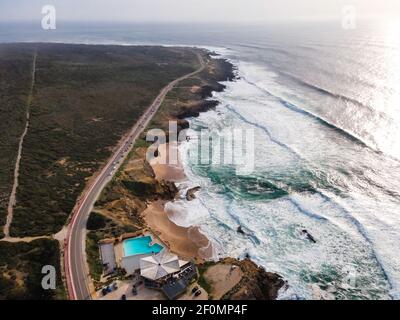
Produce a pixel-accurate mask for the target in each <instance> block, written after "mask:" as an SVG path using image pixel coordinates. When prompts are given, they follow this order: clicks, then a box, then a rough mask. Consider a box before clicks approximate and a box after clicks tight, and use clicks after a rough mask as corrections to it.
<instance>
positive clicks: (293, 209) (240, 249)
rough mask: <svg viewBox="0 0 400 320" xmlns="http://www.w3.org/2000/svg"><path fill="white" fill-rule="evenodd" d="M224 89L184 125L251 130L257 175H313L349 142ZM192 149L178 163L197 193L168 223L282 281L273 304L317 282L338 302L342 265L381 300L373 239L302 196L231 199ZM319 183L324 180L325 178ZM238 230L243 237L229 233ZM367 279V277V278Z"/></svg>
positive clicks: (269, 78)
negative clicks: (191, 228) (213, 106)
mask: <svg viewBox="0 0 400 320" xmlns="http://www.w3.org/2000/svg"><path fill="white" fill-rule="evenodd" d="M240 68H243V69H240ZM243 70H244V71H243ZM243 72H247V74H252V73H254V74H255V76H257V77H259V78H263V79H264V85H271V86H273V85H276V84H274V82H273V79H274V77H275V75H274V74H273V73H267V74H264V73H263V74H260V73H262V68H258V67H257V66H254V65H251V64H243V63H242V64H239V73H240V74H242V75H243ZM226 85H227V89H226V90H225V91H224V92H221V93H217V94H215V97H214V98H216V99H218V100H219V101H220V105H219V106H218V107H217V111H210V112H207V113H202V114H201V115H200V117H198V118H196V119H193V120H192V121H191V126H192V127H193V128H195V127H196V126H198V125H200V126H206V127H208V128H210V129H218V128H221V127H224V126H232V127H243V128H246V127H255V128H256V130H257V132H258V135H259V141H258V144H257V153H258V154H259V155H260V157H258V158H257V159H256V162H257V164H256V167H257V169H258V170H259V174H260V175H261V176H263V175H265V174H268V173H270V172H278V173H279V172H283V173H285V170H286V171H288V170H294V173H296V172H297V170H310V171H311V172H314V174H316V175H318V174H319V172H318V171H316V172H315V169H316V168H315V167H314V166H315V165H314V163H323V161H324V159H325V158H326V157H327V156H332V155H334V154H335V152H337V150H335V148H337V146H338V143H341V144H342V145H343V144H344V145H345V148H347V147H349V146H350V145H351V143H352V142H351V141H350V140H347V139H345V138H343V137H341V136H340V134H339V133H338V132H337V131H335V130H334V129H330V128H326V127H324V125H323V124H321V123H320V122H318V121H316V120H315V119H312V118H309V117H306V116H304V115H302V114H299V113H293V112H291V111H290V110H288V109H285V108H282V107H281V106H280V105H279V102H278V101H276V99H275V98H274V97H271V96H268V95H266V93H265V92H262V91H261V90H260V89H259V88H258V87H256V86H252V85H251V84H250V83H248V82H247V81H245V79H241V80H237V81H235V82H233V83H226ZM261 110H262V112H260V111H261ZM244 120H245V121H244ZM299 133H301V134H299ZM319 135H320V136H319ZM316 140H321V141H324V140H328V141H334V142H336V143H335V144H326V145H325V144H324V145H323V146H321V145H315V141H316ZM193 145H194V142H193V141H191V142H184V143H182V145H181V146H180V153H181V159H182V162H183V165H184V168H185V172H186V174H187V176H188V180H189V182H188V185H191V186H201V187H202V189H201V191H200V192H199V193H198V199H197V201H196V202H193V203H187V202H185V201H184V200H182V202H180V203H178V204H177V205H176V208H174V210H176V211H177V212H180V213H179V214H178V215H176V217H175V218H173V219H176V220H174V221H176V222H177V223H178V224H182V225H185V226H187V225H189V224H191V223H193V224H196V225H200V226H201V229H202V230H203V232H204V233H205V234H206V235H207V236H208V237H209V238H210V239H211V240H212V241H213V243H214V245H215V247H216V248H217V249H218V255H220V256H234V257H238V258H243V257H244V256H245V255H249V256H250V257H251V258H252V259H253V260H254V261H255V262H257V263H259V264H260V265H263V266H264V267H266V268H267V269H268V270H269V271H275V272H277V273H279V274H281V275H283V276H284V278H285V279H286V280H288V282H289V289H288V290H286V291H282V292H281V298H291V297H293V296H297V297H303V298H313V297H315V295H316V292H317V291H318V290H316V287H315V285H318V283H320V284H321V285H323V286H326V285H327V286H328V289H329V291H330V292H329V293H327V292H325V293H324V292H322V291H321V292H322V293H321V292H319V293H318V294H319V295H321V294H322V295H328V296H329V295H330V294H331V292H334V293H335V294H336V297H338V298H340V297H342V298H344V297H346V294H350V293H349V292H351V291H352V289H355V288H352V287H351V286H349V285H348V284H347V283H345V282H343V283H340V281H344V280H343V279H342V278H345V277H346V274H345V273H346V270H348V268H349V267H350V268H355V270H356V273H357V279H359V283H358V285H360V286H365V289H369V290H372V291H374V290H377V292H379V291H380V293H379V294H378V296H379V297H381V298H382V297H384V293H383V292H385V290H388V284H387V283H386V282H385V278H384V274H383V273H382V271H381V269H380V268H381V266H380V265H379V262H380V263H382V261H383V260H385V259H379V258H378V259H375V256H374V250H375V249H376V247H375V245H374V243H375V241H373V242H372V241H371V242H368V241H366V239H365V235H363V234H362V233H361V232H360V230H359V229H358V228H357V225H356V224H354V221H353V220H352V219H349V217H348V216H346V214H344V211H343V207H341V206H340V205H339V204H337V203H336V202H335V201H333V199H332V200H328V199H327V198H326V197H325V196H324V195H322V194H321V195H319V194H318V193H317V194H313V193H308V192H306V193H297V192H292V193H291V195H290V196H288V197H283V198H280V199H276V200H273V201H255V202H254V201H247V200H246V199H245V197H244V198H241V197H240V195H238V196H235V192H236V191H233V192H234V193H233V194H231V195H230V196H229V197H227V196H226V194H225V190H224V186H223V185H219V184H218V183H214V182H213V181H212V179H211V178H210V176H209V175H208V174H207V172H203V171H201V170H200V171H199V168H197V166H196V164H194V163H192V162H191V160H192V159H191V158H190V156H189V153H190V150H191V147H193ZM321 148H322V151H321ZM349 148H350V147H349ZM289 151H290V152H289ZM261 155H262V156H261ZM216 170H217V169H216ZM217 174H218V173H217ZM232 178H234V177H232ZM299 178H301V176H299ZM325 178H326V179H327V181H329V176H327V177H325ZM343 180H344V181H345V178H344V179H343ZM340 182H341V183H342V181H340ZM232 187H233V188H234V187H235V186H232ZM315 187H316V188H318V185H316V186H315ZM256 191H257V189H256ZM230 192H232V189H231V190H230ZM238 192H239V191H238ZM244 196H245V195H244ZM332 198H333V197H332ZM239 226H241V228H242V230H243V231H244V232H245V235H243V234H241V233H238V232H237V228H238V227H239ZM303 229H307V231H308V232H310V234H312V236H313V237H314V238H315V239H317V243H316V244H312V243H310V241H308V239H306V238H304V237H303V236H302V230H303ZM333 270H334V272H335V274H337V279H336V280H335V279H333V280H332V281H333V282H332V283H328V284H327V283H324V281H326V277H328V276H327V274H329V273H330V272H333ZM341 273H343V274H341ZM371 274H374V275H375V276H374V277H375V278H371ZM341 279H342V280H341ZM391 279H393V277H391ZM385 288H386V289H385ZM392 293H393V292H392ZM365 294H366V295H368V294H367V293H365Z"/></svg>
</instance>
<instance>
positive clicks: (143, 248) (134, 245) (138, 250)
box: [123, 236, 163, 257]
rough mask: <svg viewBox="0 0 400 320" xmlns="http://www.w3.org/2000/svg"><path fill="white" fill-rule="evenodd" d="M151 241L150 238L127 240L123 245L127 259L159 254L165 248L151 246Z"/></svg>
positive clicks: (155, 245)
mask: <svg viewBox="0 0 400 320" xmlns="http://www.w3.org/2000/svg"><path fill="white" fill-rule="evenodd" d="M151 241H152V239H151V237H150V236H146V237H141V238H134V239H128V240H125V241H124V243H123V247H124V255H125V257H127V256H134V255H137V254H145V253H159V252H160V251H161V250H162V249H163V247H162V246H161V245H159V244H158V243H155V244H153V245H150V244H151Z"/></svg>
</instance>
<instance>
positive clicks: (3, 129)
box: [0, 45, 33, 238]
mask: <svg viewBox="0 0 400 320" xmlns="http://www.w3.org/2000/svg"><path fill="white" fill-rule="evenodd" d="M32 62H33V54H32V50H31V48H21V47H19V46H16V45H7V46H3V45H1V46H0V123H1V126H0V226H2V225H4V224H5V220H6V216H7V206H8V199H9V196H10V192H11V188H12V184H13V178H14V167H15V160H16V157H17V151H18V143H19V138H20V136H21V134H22V132H23V130H24V126H25V114H26V106H27V98H28V91H29V85H30V83H31V70H32ZM2 235H3V233H2V229H1V228H0V238H1V237H2Z"/></svg>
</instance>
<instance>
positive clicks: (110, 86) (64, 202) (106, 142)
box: [0, 44, 198, 237]
mask: <svg viewBox="0 0 400 320" xmlns="http://www.w3.org/2000/svg"><path fill="white" fill-rule="evenodd" d="M34 51H37V62H36V81H35V85H34V90H33V100H32V104H31V120H30V127H29V131H28V134H27V136H26V137H25V141H24V145H23V152H22V158H21V167H20V176H19V187H18V190H17V204H16V207H15V210H14V218H13V223H12V225H11V229H10V233H11V236H20V237H22V236H38V235H50V234H52V233H56V232H57V231H59V230H60V229H61V228H62V226H63V225H64V224H65V222H66V220H67V218H68V216H69V214H70V212H71V211H72V208H73V207H74V205H75V203H76V201H77V198H78V197H79V195H80V194H81V192H82V191H83V189H84V188H85V185H86V182H87V180H88V179H90V177H92V176H93V174H94V173H95V172H96V171H97V170H98V169H99V168H100V166H101V164H102V163H104V162H105V161H106V159H107V158H108V157H109V156H110V154H111V152H112V149H113V147H115V145H116V144H117V142H118V141H119V140H120V139H121V137H122V136H123V135H124V134H125V133H126V132H127V131H128V130H129V128H130V127H131V126H132V125H133V124H134V123H135V122H136V121H137V120H138V118H139V117H140V116H141V115H142V113H143V112H144V110H145V109H146V108H147V107H148V106H149V105H150V103H151V102H152V101H153V99H154V98H155V97H156V96H157V94H158V93H159V92H160V90H161V89H162V88H163V87H164V86H165V85H167V84H168V83H169V82H171V81H172V80H174V79H176V78H178V77H180V76H182V75H184V74H187V73H189V72H192V71H194V70H195V69H196V68H197V67H198V59H197V56H196V54H195V52H194V51H195V50H194V49H192V48H172V47H169V48H166V47H146V46H134V47H132V46H103V45H96V46H94V45H93V46H92V45H69V44H12V45H11V44H2V45H0V73H1V75H2V77H1V79H2V81H1V83H0V90H1V91H0V92H1V93H2V95H1V99H2V100H1V102H2V104H1V108H2V112H1V113H0V114H1V117H2V122H3V123H5V124H9V125H6V126H2V128H3V129H2V130H5V129H7V130H9V131H7V130H6V131H7V134H8V136H7V135H5V134H4V133H3V134H2V139H3V140H4V139H6V140H5V141H4V143H2V144H1V149H0V153H1V154H0V159H1V161H2V162H1V163H2V166H1V169H0V179H1V181H0V182H1V183H0V185H1V190H0V193H1V194H0V224H2V225H4V218H5V210H4V209H5V208H6V205H7V198H8V195H9V193H10V189H11V185H12V177H13V166H14V162H15V157H16V151H17V144H18V138H19V136H20V135H21V133H22V130H23V126H24V124H25V119H24V117H23V115H24V112H25V108H26V95H27V93H28V91H29V84H30V80H31V77H30V72H31V70H32V57H33V53H34ZM4 128H5V129H4ZM3 164H4V165H3Z"/></svg>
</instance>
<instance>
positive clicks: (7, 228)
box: [3, 52, 37, 241]
mask: <svg viewBox="0 0 400 320" xmlns="http://www.w3.org/2000/svg"><path fill="white" fill-rule="evenodd" d="M36 58H37V52H35V53H34V54H33V63H32V81H31V86H30V89H29V94H28V101H27V104H26V118H25V119H26V122H25V129H24V132H23V133H22V135H21V138H20V140H19V146H18V154H17V159H16V161H15V169H14V183H13V187H12V190H11V194H10V199H9V201H8V208H7V220H6V224H5V225H4V230H3V232H4V239H3V240H6V241H11V240H12V238H10V226H11V222H12V219H13V214H14V206H15V203H16V193H17V189H18V177H19V167H20V163H21V155H22V147H23V144H24V139H25V136H26V134H27V133H28V129H29V121H30V109H31V103H32V95H33V88H34V86H35V76H36Z"/></svg>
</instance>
